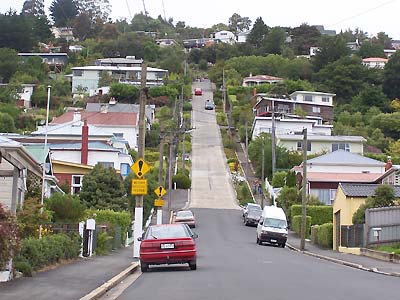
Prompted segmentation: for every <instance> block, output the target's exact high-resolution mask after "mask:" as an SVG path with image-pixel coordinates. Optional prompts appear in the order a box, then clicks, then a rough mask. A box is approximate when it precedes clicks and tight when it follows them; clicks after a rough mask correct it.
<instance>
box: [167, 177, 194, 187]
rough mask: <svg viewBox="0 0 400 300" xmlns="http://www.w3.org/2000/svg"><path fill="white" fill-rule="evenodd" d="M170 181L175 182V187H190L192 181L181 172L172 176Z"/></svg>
mask: <svg viewBox="0 0 400 300" xmlns="http://www.w3.org/2000/svg"><path fill="white" fill-rule="evenodd" d="M172 182H173V183H176V188H177V189H190V187H191V185H192V181H191V180H190V178H189V176H187V175H186V174H183V173H178V174H176V175H174V177H172Z"/></svg>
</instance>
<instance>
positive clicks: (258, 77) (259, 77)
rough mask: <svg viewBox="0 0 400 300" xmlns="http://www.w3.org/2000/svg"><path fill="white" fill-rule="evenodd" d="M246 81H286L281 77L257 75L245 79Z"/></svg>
mask: <svg viewBox="0 0 400 300" xmlns="http://www.w3.org/2000/svg"><path fill="white" fill-rule="evenodd" d="M243 80H244V81H252V80H255V81H282V80H284V79H283V78H280V77H275V76H271V75H255V76H249V77H245V78H244V79H243Z"/></svg>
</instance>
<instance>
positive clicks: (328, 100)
mask: <svg viewBox="0 0 400 300" xmlns="http://www.w3.org/2000/svg"><path fill="white" fill-rule="evenodd" d="M322 102H331V101H330V98H329V97H326V96H325V97H322Z"/></svg>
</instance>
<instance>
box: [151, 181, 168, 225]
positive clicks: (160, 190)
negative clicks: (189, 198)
mask: <svg viewBox="0 0 400 300" xmlns="http://www.w3.org/2000/svg"><path fill="white" fill-rule="evenodd" d="M154 193H155V194H156V195H157V197H158V199H155V200H154V206H155V207H157V224H162V207H163V206H164V202H165V201H164V199H161V197H162V196H164V195H165V194H166V193H167V191H166V190H165V188H164V187H163V186H161V185H160V186H158V187H156V188H155V189H154Z"/></svg>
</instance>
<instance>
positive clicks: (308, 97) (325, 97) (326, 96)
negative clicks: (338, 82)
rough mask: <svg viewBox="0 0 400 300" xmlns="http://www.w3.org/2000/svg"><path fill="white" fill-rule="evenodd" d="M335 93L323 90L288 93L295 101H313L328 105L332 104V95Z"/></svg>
mask: <svg viewBox="0 0 400 300" xmlns="http://www.w3.org/2000/svg"><path fill="white" fill-rule="evenodd" d="M335 96H336V94H332V93H323V92H310V91H295V92H293V93H291V94H290V98H292V99H293V100H294V101H296V102H305V103H310V102H312V103H314V104H320V105H328V106H333V97H335Z"/></svg>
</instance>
